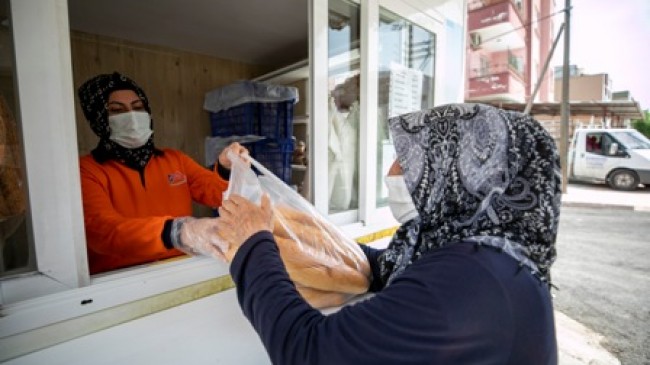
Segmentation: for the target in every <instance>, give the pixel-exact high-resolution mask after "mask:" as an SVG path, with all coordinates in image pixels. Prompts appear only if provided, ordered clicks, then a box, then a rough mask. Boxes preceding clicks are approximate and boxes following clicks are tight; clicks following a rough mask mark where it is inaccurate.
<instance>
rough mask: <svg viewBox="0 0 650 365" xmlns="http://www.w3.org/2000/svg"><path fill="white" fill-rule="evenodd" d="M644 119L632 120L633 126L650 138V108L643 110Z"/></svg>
mask: <svg viewBox="0 0 650 365" xmlns="http://www.w3.org/2000/svg"><path fill="white" fill-rule="evenodd" d="M643 115H644V118H643V119H636V120H633V121H632V128H634V129H636V130H637V131H639V132H641V134H643V135H644V136H646V137H648V138H650V110H645V111H644V112H643Z"/></svg>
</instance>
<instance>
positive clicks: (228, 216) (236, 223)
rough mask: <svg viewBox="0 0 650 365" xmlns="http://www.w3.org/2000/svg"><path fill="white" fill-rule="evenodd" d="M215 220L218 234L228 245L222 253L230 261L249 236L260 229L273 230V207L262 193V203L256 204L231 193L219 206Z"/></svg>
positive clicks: (267, 197)
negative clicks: (226, 249)
mask: <svg viewBox="0 0 650 365" xmlns="http://www.w3.org/2000/svg"><path fill="white" fill-rule="evenodd" d="M217 221H218V222H217V225H218V228H219V236H221V237H222V238H223V239H224V240H225V241H226V242H227V243H228V245H229V249H228V251H227V252H224V254H225V256H226V259H227V260H228V261H229V262H230V261H232V259H233V257H234V256H235V254H236V253H237V250H238V249H239V247H240V246H241V245H242V244H243V243H244V242H245V241H246V240H247V239H248V238H249V237H251V236H252V235H254V234H255V233H257V232H260V231H269V232H272V231H273V209H272V207H271V201H270V199H269V196H268V195H267V194H263V195H262V204H261V206H257V205H256V204H255V203H253V202H251V201H250V200H248V199H246V198H244V197H242V196H240V195H236V194H233V195H231V196H230V198H228V200H226V201H224V202H223V204H222V205H221V207H220V208H219V218H218V219H217Z"/></svg>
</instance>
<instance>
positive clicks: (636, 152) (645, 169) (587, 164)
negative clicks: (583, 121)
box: [569, 128, 650, 190]
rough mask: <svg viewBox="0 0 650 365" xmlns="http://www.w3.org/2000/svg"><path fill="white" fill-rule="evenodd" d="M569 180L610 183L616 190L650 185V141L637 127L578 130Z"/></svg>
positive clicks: (575, 134)
mask: <svg viewBox="0 0 650 365" xmlns="http://www.w3.org/2000/svg"><path fill="white" fill-rule="evenodd" d="M569 180H573V181H588V182H606V183H607V184H608V185H609V186H610V187H611V188H612V189H616V190H634V189H636V188H637V187H638V185H639V184H640V183H641V184H650V140H648V138H646V137H645V136H644V135H642V134H641V133H639V131H637V130H636V129H590V128H589V129H588V128H579V129H576V131H575V133H574V135H573V141H572V143H571V149H570V150H569Z"/></svg>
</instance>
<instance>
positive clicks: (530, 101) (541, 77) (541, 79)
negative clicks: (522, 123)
mask: <svg viewBox="0 0 650 365" xmlns="http://www.w3.org/2000/svg"><path fill="white" fill-rule="evenodd" d="M563 30H564V23H562V25H561V26H560V29H559V30H558V31H557V36H556V37H555V41H554V42H553V47H551V52H549V54H548V56H547V57H546V62H544V68H542V72H541V73H540V74H539V78H538V79H537V84H535V90H533V95H531V96H530V99H528V103H527V104H526V109H524V114H530V110H531V109H532V107H533V102H534V101H535V98H536V97H537V92H538V91H539V87H540V86H542V82H544V76H545V75H546V70H548V65H549V63H551V58H553V52H555V47H556V46H557V43H558V42H559V41H560V36H561V35H562V31H563Z"/></svg>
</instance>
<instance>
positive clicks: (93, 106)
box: [78, 72, 160, 171]
mask: <svg viewBox="0 0 650 365" xmlns="http://www.w3.org/2000/svg"><path fill="white" fill-rule="evenodd" d="M116 90H133V91H134V92H135V93H136V95H138V97H139V98H140V100H142V104H143V105H144V108H145V110H146V111H147V113H149V115H151V109H150V108H149V100H148V99H147V96H146V95H145V93H144V91H142V89H140V87H139V86H138V85H137V84H136V83H135V82H134V81H133V80H131V79H129V78H128V77H126V76H124V75H121V74H119V73H117V72H114V73H112V74H102V75H97V76H95V77H93V78H92V79H90V80H88V81H86V82H85V83H84V84H83V85H81V86H80V87H79V91H78V94H79V101H80V103H81V109H82V110H83V112H84V116H85V117H86V119H88V122H90V128H92V130H93V132H95V134H96V135H97V136H98V137H99V143H98V144H97V147H96V148H95V149H94V150H93V151H92V154H93V156H94V157H95V159H96V160H97V161H98V162H100V163H102V162H105V161H107V160H117V161H120V162H122V163H123V164H125V165H127V166H128V167H130V168H132V169H134V170H138V171H142V170H143V169H144V167H145V166H146V165H147V162H148V161H149V159H150V158H151V156H152V155H153V154H154V153H155V154H158V153H160V151H159V150H157V149H156V148H155V147H154V144H153V134H152V135H151V137H149V140H148V141H147V142H146V143H145V144H144V145H143V146H141V147H138V148H133V149H130V148H125V147H122V146H120V145H119V144H117V143H116V142H114V141H112V140H110V139H109V137H110V135H111V130H110V127H109V125H108V97H109V95H110V94H111V93H112V92H113V91H116ZM152 124H153V121H152ZM152 128H153V126H152Z"/></svg>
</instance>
